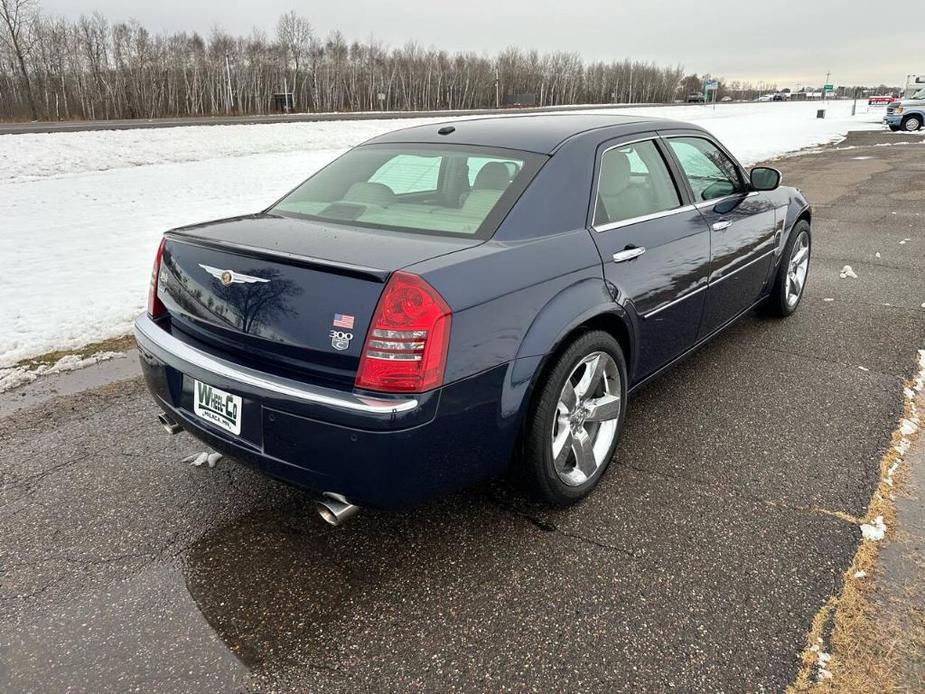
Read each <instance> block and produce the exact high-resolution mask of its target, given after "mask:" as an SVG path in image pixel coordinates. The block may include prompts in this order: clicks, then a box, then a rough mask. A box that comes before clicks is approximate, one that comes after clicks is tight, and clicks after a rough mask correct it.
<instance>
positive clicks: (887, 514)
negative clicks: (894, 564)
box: [788, 396, 925, 694]
mask: <svg viewBox="0 0 925 694" xmlns="http://www.w3.org/2000/svg"><path fill="white" fill-rule="evenodd" d="M917 407H918V410H919V412H922V411H923V408H925V398H923V397H922V396H919V397H918V404H917ZM913 414H914V413H913V401H912V400H909V399H907V400H906V407H905V412H904V416H905V417H907V418H912V417H913ZM914 436H915V435H914V434H913V435H912V436H907V437H906V438H907V439H911V438H913V437H914ZM902 438H903V437H902V435H901V434H900V432H899V430H898V428H897V430H896V431H894V432H893V436H892V440H891V442H890V449H889V452H888V453H887V454H886V455H884V456H883V458H882V459H881V461H880V483H879V484H878V485H877V488H876V489H875V490H874V494H873V497H872V498H871V501H870V504H869V505H868V507H867V512H866V513H865V515H864V518H863V522H867V523H869V522H871V521H872V520H873V519H875V518H876V517H877V516H882V517H883V521H884V523H885V524H886V526H887V534H886V537H885V538H884V540H883V541H880V542H876V541H870V540H864V541H862V542H861V545H860V547H859V548H858V551H857V553H856V554H855V556H854V560H853V561H852V562H851V566H849V567H848V569H847V570H846V571H845V573H844V575H843V577H842V590H841V593H840V594H839V595H837V596H832V597H831V598H829V599H828V600H827V601H826V603H825V605H823V606H822V608H821V609H820V610H819V612H817V613H816V616H815V617H814V618H813V621H812V624H811V627H810V630H809V634H808V635H807V641H806V648H805V649H804V651H803V653H802V655H801V667H800V670H799V673H798V675H797V678H796V680H795V681H794V683H793V684H792V685H791V686H790V687H789V688H788V692H789V693H790V694H802V693H804V692H813V693H820V694H830V693H839V694H842V693H850V694H867V693H868V692H869V693H871V694H880V693H881V692H891V691H897V682H896V671H897V665H898V664H899V662H900V661H901V660H902V659H905V658H911V657H918V658H921V657H922V653H925V611H921V610H920V611H921V617H922V619H921V623H920V624H918V623H916V626H915V627H914V628H913V633H910V630H909V625H908V620H904V622H906V623H905V624H900V623H899V620H898V619H897V615H909V614H911V612H912V611H915V610H919V608H918V606H917V605H915V604H912V600H911V598H910V601H909V602H910V604H904V605H901V606H898V607H897V606H896V605H893V606H886V605H884V604H882V603H879V602H877V601H875V600H873V593H874V590H875V587H876V577H877V573H878V569H877V566H878V564H877V559H878V556H879V553H880V547H881V546H882V544H883V542H885V541H889V540H891V539H893V538H894V537H895V534H896V504H895V502H894V499H895V496H894V495H895V494H897V493H898V492H899V490H900V489H901V488H902V485H903V478H904V475H905V468H904V466H903V465H897V467H896V468H895V470H894V472H893V474H892V481H893V484H892V486H891V485H890V484H889V483H888V482H887V481H886V480H887V478H888V477H890V474H889V472H890V469H891V468H892V467H893V465H894V463H898V462H900V455H899V453H898V451H897V449H896V446H897V445H898V444H899V443H900V441H901V440H902ZM850 518H851V517H850V516H848V517H847V518H846V520H847V519H850ZM859 571H863V572H864V573H865V574H866V576H864V578H863V579H857V578H855V574H856V573H857V572H859ZM820 652H824V653H827V654H828V655H829V656H830V659H829V660H828V662H827V663H826V665H825V669H826V670H827V671H828V672H830V673H831V675H832V676H831V677H830V678H820V662H819V653H820Z"/></svg>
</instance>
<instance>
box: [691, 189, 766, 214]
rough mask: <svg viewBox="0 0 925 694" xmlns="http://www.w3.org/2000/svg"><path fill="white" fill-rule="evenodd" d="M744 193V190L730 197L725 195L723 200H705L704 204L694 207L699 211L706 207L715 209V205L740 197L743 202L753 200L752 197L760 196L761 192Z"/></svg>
mask: <svg viewBox="0 0 925 694" xmlns="http://www.w3.org/2000/svg"><path fill="white" fill-rule="evenodd" d="M743 193H745V191H744V190H743V191H739V192H738V193H730V194H729V195H724V196H723V197H721V198H713V199H712V200H704V201H703V202H698V203H696V204H694V207H696V208H697V209H698V210H702V209H703V208H705V207H713V206H715V205H719V204H720V203H723V202H726V201H727V200H731V199H732V198H739V197H740V198H742V199H743V200H745V199H746V198H751V197H754V196H755V195H758V193H759V191H757V190H750V191H748V193H745V194H744V195H743Z"/></svg>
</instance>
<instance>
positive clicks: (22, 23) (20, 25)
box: [0, 0, 39, 120]
mask: <svg viewBox="0 0 925 694" xmlns="http://www.w3.org/2000/svg"><path fill="white" fill-rule="evenodd" d="M37 21H38V3H37V2H36V0H0V22H2V26H3V29H4V31H3V32H2V33H0V40H2V41H3V43H4V44H5V45H6V47H7V49H8V50H9V51H10V52H11V53H13V55H14V56H15V57H16V64H17V66H18V67H19V74H20V77H21V78H22V81H23V84H24V85H25V87H26V98H27V99H28V102H29V110H30V111H31V113H32V120H38V119H39V112H38V109H37V108H36V106H35V95H34V94H33V92H32V80H31V79H30V78H29V70H28V69H27V68H26V58H27V57H28V56H29V55H30V54H31V52H32V46H33V41H34V34H35V32H34V27H35V24H36V22H37Z"/></svg>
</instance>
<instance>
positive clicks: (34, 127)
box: [0, 104, 677, 135]
mask: <svg viewBox="0 0 925 694" xmlns="http://www.w3.org/2000/svg"><path fill="white" fill-rule="evenodd" d="M676 105H677V104H591V105H588V104H584V105H579V106H557V107H555V108H549V107H544V108H507V109H494V108H489V109H468V110H456V111H359V112H339V113H291V114H282V113H280V114H273V115H266V116H200V117H195V118H153V119H143V118H135V119H123V120H93V121H32V122H31V123H2V124H0V135H23V134H27V133H63V132H80V131H85V130H137V129H141V128H180V127H184V126H188V125H266V124H273V123H311V122H315V121H333V120H392V119H401V118H454V117H457V116H490V115H496V114H513V113H546V112H559V111H584V110H587V109H590V108H593V109H605V108H612V109H621V108H640V107H646V106H676Z"/></svg>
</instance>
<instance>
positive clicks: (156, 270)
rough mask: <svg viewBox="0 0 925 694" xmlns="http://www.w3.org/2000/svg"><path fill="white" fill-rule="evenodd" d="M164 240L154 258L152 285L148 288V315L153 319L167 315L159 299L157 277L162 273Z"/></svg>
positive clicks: (162, 239)
mask: <svg viewBox="0 0 925 694" xmlns="http://www.w3.org/2000/svg"><path fill="white" fill-rule="evenodd" d="M165 240H166V239H164V238H163V237H161V242H160V244H158V247H157V254H156V255H155V256H154V267H153V268H152V270H151V285H150V286H149V287H148V315H149V316H151V317H152V318H157V317H158V316H160V315H162V314H164V313H166V311H167V308H166V307H165V306H164V304H163V302H162V301H161V300H160V299H158V298H157V276H158V275H159V274H160V273H161V258H163V257H164V241H165Z"/></svg>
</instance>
